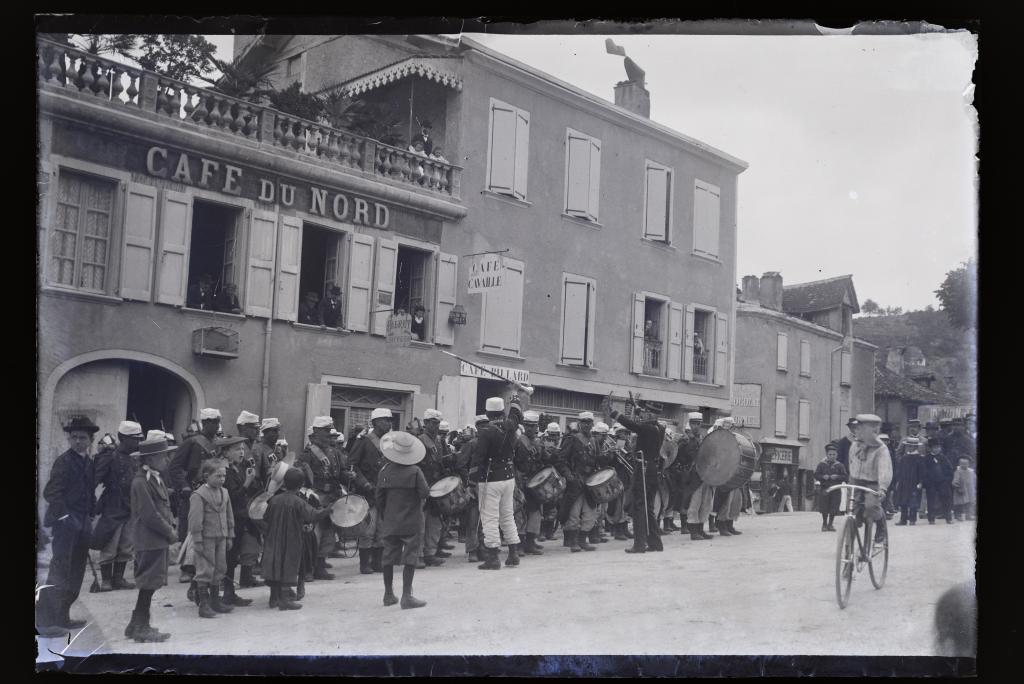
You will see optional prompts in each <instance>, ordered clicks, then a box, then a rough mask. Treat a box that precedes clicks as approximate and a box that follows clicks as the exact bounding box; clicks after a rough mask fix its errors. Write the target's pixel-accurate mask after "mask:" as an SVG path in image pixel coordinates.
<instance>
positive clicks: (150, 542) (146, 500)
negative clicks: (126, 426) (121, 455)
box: [118, 424, 178, 642]
mask: <svg viewBox="0 0 1024 684" xmlns="http://www.w3.org/2000/svg"><path fill="white" fill-rule="evenodd" d="M122 426H123V424H122ZM118 432H121V430H120V429H119V430H118ZM122 443H123V442H122ZM136 445H137V451H134V452H133V453H132V454H131V455H132V456H133V457H135V458H137V459H139V463H140V467H139V469H138V471H137V472H136V473H135V476H134V477H133V479H132V483H131V492H130V497H129V498H130V501H129V504H130V512H131V528H132V536H133V543H134V547H135V582H136V584H137V585H138V588H139V596H138V599H137V600H136V602H135V610H133V611H132V619H131V621H130V622H129V623H128V626H127V627H126V628H125V630H124V635H125V636H126V637H128V638H129V639H134V640H135V641H137V642H159V641H166V640H167V639H168V638H169V637H170V636H171V635H170V634H166V633H164V632H161V631H159V630H158V629H156V628H155V627H153V626H151V625H150V623H149V620H150V607H151V605H152V603H153V594H154V593H155V592H156V591H157V590H158V589H160V588H161V587H163V586H165V585H166V584H167V566H168V563H169V561H170V558H169V555H168V553H169V552H168V549H169V548H170V546H171V544H174V543H175V542H176V541H177V540H178V534H177V532H175V530H174V516H173V515H172V514H171V504H170V495H169V493H168V491H167V486H166V485H165V484H164V481H163V474H164V472H165V471H166V470H167V463H168V459H169V457H170V454H171V453H172V452H174V451H175V449H176V448H177V447H174V446H171V445H170V444H168V443H167V440H166V438H165V437H164V436H163V434H162V433H161V434H159V435H155V434H152V433H151V434H150V435H147V436H146V439H145V440H144V441H142V442H136Z"/></svg>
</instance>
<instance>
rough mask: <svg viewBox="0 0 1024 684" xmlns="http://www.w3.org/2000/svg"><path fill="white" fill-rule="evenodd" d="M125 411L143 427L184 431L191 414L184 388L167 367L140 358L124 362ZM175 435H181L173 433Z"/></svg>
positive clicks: (177, 436) (187, 394) (188, 398)
mask: <svg viewBox="0 0 1024 684" xmlns="http://www.w3.org/2000/svg"><path fill="white" fill-rule="evenodd" d="M125 415H126V416H127V418H129V419H130V420H134V421H135V422H137V423H139V424H140V425H142V429H143V430H147V431H148V430H163V431H165V432H173V431H174V430H175V429H176V428H179V427H180V428H181V431H182V432H183V431H184V428H185V426H186V425H187V424H188V422H189V420H190V419H191V417H192V411H191V400H190V397H189V392H188V388H187V387H185V384H184V383H183V382H182V381H181V380H180V379H178V377H177V376H176V375H174V374H173V373H171V372H170V371H167V370H164V369H163V368H160V367H159V366H154V365H153V364H151V363H143V362H141V361H129V362H128V399H127V408H126V411H125ZM174 434H175V438H176V439H181V435H180V434H178V433H174Z"/></svg>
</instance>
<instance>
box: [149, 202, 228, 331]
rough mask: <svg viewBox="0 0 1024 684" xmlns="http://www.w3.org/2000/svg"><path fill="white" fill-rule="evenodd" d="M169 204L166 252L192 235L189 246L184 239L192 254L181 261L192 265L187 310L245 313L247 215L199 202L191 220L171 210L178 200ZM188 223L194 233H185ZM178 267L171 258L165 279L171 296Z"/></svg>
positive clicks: (165, 230)
mask: <svg viewBox="0 0 1024 684" xmlns="http://www.w3.org/2000/svg"><path fill="white" fill-rule="evenodd" d="M167 194H168V195H171V193H167ZM174 194H175V195H176V194H177V193H174ZM168 200H169V201H168V202H165V221H164V238H163V242H164V249H165V250H167V248H168V246H169V242H171V241H177V240H180V239H181V238H182V237H184V236H183V235H182V232H184V233H185V235H187V236H188V238H187V242H185V241H184V240H182V242H184V245H187V253H185V254H182V255H181V256H180V257H179V258H181V259H183V261H184V263H185V264H187V269H186V270H187V273H188V276H187V279H186V292H187V296H186V298H185V306H187V307H189V308H192V309H206V310H213V311H221V312H224V313H241V306H242V305H241V302H242V301H243V300H242V293H241V290H242V280H243V274H244V266H243V264H244V262H243V256H242V252H241V249H240V242H241V236H242V232H243V231H242V230H241V226H242V219H243V214H244V212H243V210H242V209H241V208H239V207H232V206H228V205H224V204H219V203H217V202H207V201H204V200H198V199H197V200H194V201H193V202H192V206H191V212H190V213H191V220H188V214H187V213H185V214H182V213H181V212H180V211H179V210H178V209H177V208H175V207H171V206H168V204H169V203H177V198H175V197H169V198H168ZM186 201H187V198H186ZM169 215H170V216H169ZM168 218H170V220H168ZM182 223H184V224H186V225H187V226H188V228H189V230H186V231H182V230H181V228H182V225H181V224H182ZM172 236H177V237H172ZM184 245H182V246H184ZM175 261H177V260H175ZM176 266H177V264H176V263H167V260H166V259H165V260H164V262H163V263H162V266H161V270H162V278H164V279H165V280H164V284H165V285H167V286H168V287H167V288H166V292H167V293H169V292H170V290H171V289H173V285H174V274H173V270H174V269H175V267H176ZM169 303H170V302H169Z"/></svg>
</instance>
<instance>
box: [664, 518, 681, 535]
mask: <svg viewBox="0 0 1024 684" xmlns="http://www.w3.org/2000/svg"><path fill="white" fill-rule="evenodd" d="M661 525H662V528H663V529H664V530H665V534H668V533H669V532H678V531H679V528H678V527H676V526H675V523H674V522H673V521H672V518H665V519H664V520H662V521H661Z"/></svg>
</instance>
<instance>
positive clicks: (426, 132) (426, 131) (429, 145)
mask: <svg viewBox="0 0 1024 684" xmlns="http://www.w3.org/2000/svg"><path fill="white" fill-rule="evenodd" d="M432 129H433V127H432V126H431V124H430V119H424V120H423V121H422V122H420V132H419V133H417V134H416V135H414V136H413V137H412V141H411V143H412V144H411V145H410V146H409V147H410V150H409V151H410V152H412V151H413V150H412V149H411V148H412V147H413V146H415V145H416V143H417V141H418V142H422V143H423V152H422V153H421V154H424V155H429V154H430V153H431V152H433V151H434V140H433V139H432V138H431V137H430V136H431V132H432Z"/></svg>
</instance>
